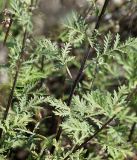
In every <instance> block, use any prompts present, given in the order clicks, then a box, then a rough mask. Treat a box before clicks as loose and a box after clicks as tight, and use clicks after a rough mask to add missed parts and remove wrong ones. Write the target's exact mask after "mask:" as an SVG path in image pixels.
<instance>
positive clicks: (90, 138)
mask: <svg viewBox="0 0 137 160" xmlns="http://www.w3.org/2000/svg"><path fill="white" fill-rule="evenodd" d="M115 117H116V115H114V116H113V117H112V118H110V119H109V120H108V121H107V122H106V123H105V124H104V125H103V126H102V127H101V128H100V129H99V130H97V131H96V132H95V133H94V134H93V135H91V136H90V137H88V138H87V139H86V140H85V141H84V142H83V143H82V144H81V145H79V146H76V147H75V148H74V149H73V150H72V152H71V153H70V154H72V153H75V152H76V151H77V150H79V149H81V148H83V147H84V146H85V145H86V144H87V143H88V142H89V141H91V140H92V139H93V138H95V137H96V136H97V135H98V134H99V133H100V132H101V131H102V130H103V129H105V128H106V127H107V125H108V124H109V123H110V122H112V121H113V119H114V118H115ZM70 154H69V155H67V157H65V158H64V160H66V159H68V158H69V156H70Z"/></svg>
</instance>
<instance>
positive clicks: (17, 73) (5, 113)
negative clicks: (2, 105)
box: [0, 31, 27, 138]
mask: <svg viewBox="0 0 137 160" xmlns="http://www.w3.org/2000/svg"><path fill="white" fill-rule="evenodd" d="M26 36H27V31H25V33H24V36H23V41H22V49H21V52H20V57H19V59H18V61H17V68H16V73H15V77H14V80H13V85H12V88H11V92H10V95H9V98H8V103H7V106H6V110H5V112H4V116H3V120H2V122H4V121H5V120H6V119H7V116H8V113H9V109H10V107H11V104H12V100H13V96H14V90H15V87H16V83H17V79H18V75H19V70H20V66H21V63H22V58H23V55H24V48H25V41H26ZM1 136H2V129H0V138H1Z"/></svg>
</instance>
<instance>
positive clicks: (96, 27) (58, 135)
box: [51, 0, 110, 154]
mask: <svg viewBox="0 0 137 160" xmlns="http://www.w3.org/2000/svg"><path fill="white" fill-rule="evenodd" d="M109 1H110V0H105V2H104V5H103V8H102V10H101V13H100V15H99V17H98V19H97V22H96V25H95V29H94V32H95V30H97V29H99V26H100V22H101V20H102V17H103V15H104V13H105V11H106V8H107V5H108V3H109ZM93 34H94V33H93ZM90 52H91V46H90V45H89V46H88V48H87V51H86V53H85V54H84V57H83V60H82V62H81V67H80V69H79V72H78V74H77V77H76V79H75V81H74V82H73V84H72V87H71V91H70V94H69V98H68V101H67V105H68V106H70V105H71V101H72V97H73V95H74V92H75V89H76V86H77V85H78V83H79V81H80V79H81V76H82V74H83V71H84V68H85V64H86V61H87V59H88V57H89V54H90ZM62 121H63V119H62V120H61V122H62ZM61 122H60V123H61ZM61 133H62V128H61V127H59V130H58V132H57V134H56V141H59V139H60V136H61ZM54 150H55V147H54V146H53V147H52V149H51V153H52V154H53V153H54Z"/></svg>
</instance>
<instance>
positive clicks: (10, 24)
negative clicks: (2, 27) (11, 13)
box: [3, 17, 13, 46]
mask: <svg viewBox="0 0 137 160" xmlns="http://www.w3.org/2000/svg"><path fill="white" fill-rule="evenodd" d="M12 23H13V19H12V17H11V18H10V23H9V27H8V29H7V31H6V34H5V38H4V41H3V46H5V45H6V42H7V39H8V36H9V32H10V29H11V26H12Z"/></svg>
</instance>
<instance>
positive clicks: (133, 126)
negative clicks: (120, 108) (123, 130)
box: [128, 122, 136, 142]
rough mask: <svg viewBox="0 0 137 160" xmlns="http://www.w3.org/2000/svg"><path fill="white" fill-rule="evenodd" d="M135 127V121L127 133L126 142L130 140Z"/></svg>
mask: <svg viewBox="0 0 137 160" xmlns="http://www.w3.org/2000/svg"><path fill="white" fill-rule="evenodd" d="M135 128H136V122H134V123H133V125H132V127H131V130H130V133H129V136H128V142H131V140H132V137H133V134H134V131H135Z"/></svg>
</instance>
